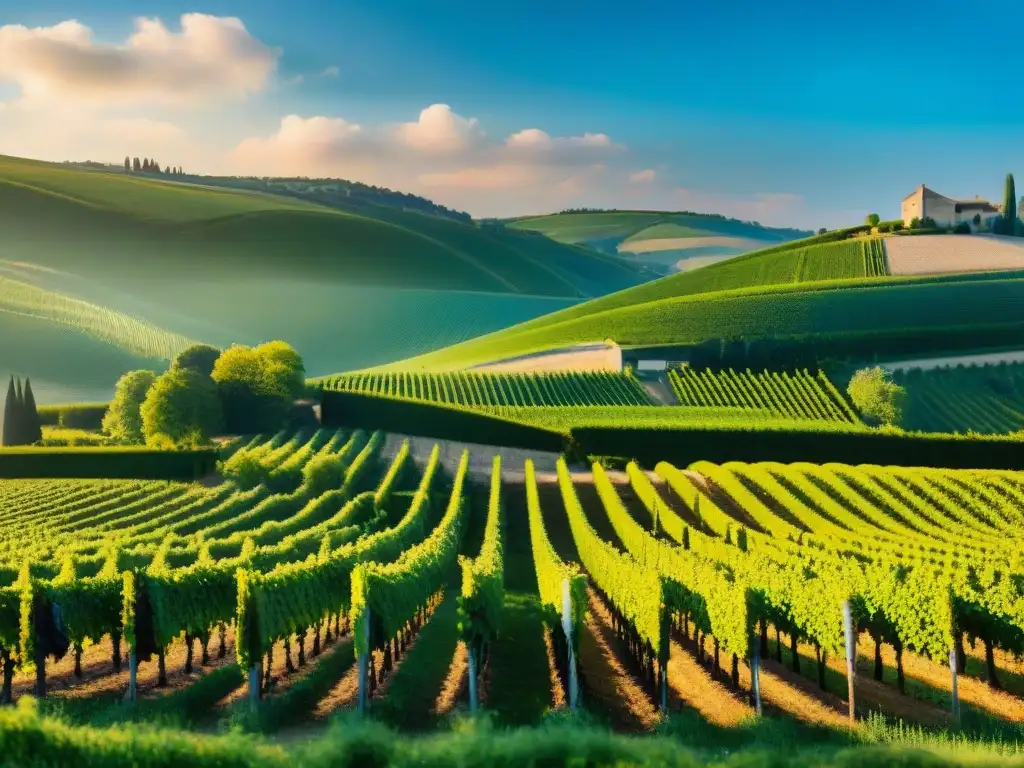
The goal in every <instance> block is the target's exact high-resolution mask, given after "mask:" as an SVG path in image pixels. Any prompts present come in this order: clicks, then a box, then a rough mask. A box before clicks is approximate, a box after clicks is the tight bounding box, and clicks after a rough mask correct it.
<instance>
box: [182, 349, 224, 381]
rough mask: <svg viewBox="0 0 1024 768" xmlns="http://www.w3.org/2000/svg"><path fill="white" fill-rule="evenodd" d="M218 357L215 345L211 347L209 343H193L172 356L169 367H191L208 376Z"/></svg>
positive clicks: (218, 351)
mask: <svg viewBox="0 0 1024 768" xmlns="http://www.w3.org/2000/svg"><path fill="white" fill-rule="evenodd" d="M218 357H220V350H219V349H217V347H211V346H210V345H209V344H193V345H192V346H191V347H189V348H188V349H186V350H183V351H182V352H181V353H180V354H179V355H178V356H177V357H176V358H174V362H172V363H171V367H172V368H192V369H193V370H196V371H198V372H199V373H201V374H203V376H210V375H211V374H212V373H213V366H214V364H215V363H216V362H217V358H218Z"/></svg>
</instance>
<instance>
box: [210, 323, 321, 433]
mask: <svg viewBox="0 0 1024 768" xmlns="http://www.w3.org/2000/svg"><path fill="white" fill-rule="evenodd" d="M212 376H213V380H214V381H215V382H216V383H217V390H218V392H219V394H220V399H221V403H222V406H223V409H224V423H225V427H226V429H227V430H228V431H229V432H232V433H242V432H273V431H275V430H277V429H279V428H280V427H281V426H282V425H283V424H284V423H285V421H286V420H287V418H288V415H289V413H290V412H291V405H292V402H293V401H294V399H295V398H297V397H301V396H302V394H303V393H304V391H305V370H304V367H303V364H302V358H300V357H299V355H298V353H297V352H295V350H294V349H292V348H291V347H290V346H289V345H288V344H286V343H284V342H283V341H272V342H270V343H268V344H263V345H261V346H258V347H245V346H241V345H235V346H232V347H231V348H229V349H227V350H225V351H224V352H223V353H221V355H220V357H219V358H217V362H216V364H215V365H214V367H213V374H212Z"/></svg>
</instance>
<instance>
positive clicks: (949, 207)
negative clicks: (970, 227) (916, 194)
mask: <svg viewBox="0 0 1024 768" xmlns="http://www.w3.org/2000/svg"><path fill="white" fill-rule="evenodd" d="M921 218H922V219H924V218H929V219H934V220H935V223H936V224H938V225H939V226H940V227H941V226H944V225H945V226H949V225H951V224H955V223H956V221H957V216H956V204H955V203H953V202H952V201H951V200H945V199H943V198H936V197H926V198H925V201H924V216H922V217H921Z"/></svg>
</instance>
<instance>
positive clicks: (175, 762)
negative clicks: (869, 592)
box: [0, 700, 1021, 768]
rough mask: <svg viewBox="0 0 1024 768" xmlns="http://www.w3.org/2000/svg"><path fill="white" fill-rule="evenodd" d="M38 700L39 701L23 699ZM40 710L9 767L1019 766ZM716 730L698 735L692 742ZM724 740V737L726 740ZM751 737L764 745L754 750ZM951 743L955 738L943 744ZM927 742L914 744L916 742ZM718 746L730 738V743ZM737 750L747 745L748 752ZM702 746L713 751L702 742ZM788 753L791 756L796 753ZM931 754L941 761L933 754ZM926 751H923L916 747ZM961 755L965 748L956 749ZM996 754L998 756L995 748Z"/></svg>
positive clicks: (826, 746) (646, 740)
mask: <svg viewBox="0 0 1024 768" xmlns="http://www.w3.org/2000/svg"><path fill="white" fill-rule="evenodd" d="M24 701H26V702H27V701H28V700H24ZM33 710H34V707H33V706H32V705H31V704H22V705H21V706H19V707H17V708H13V707H7V708H5V709H3V710H0V765H3V766H18V768H35V766H46V768H61V767H63V766H68V768H86V767H89V766H102V767H103V768H121V766H123V767H124V768H150V767H151V766H152V767H155V766H196V767H197V768H204V767H205V766H211V767H212V766H216V767H217V768H293V766H303V767H304V768H320V767H321V766H323V767H324V768H327V767H328V766H330V768H348V767H349V766H352V768H356V767H357V766H359V767H363V766H373V767H374V768H385V766H394V767H396V768H397V767H399V766H403V767H404V766H410V767H411V766H417V768H442V766H443V767H444V768H448V767H449V766H466V767H468V766H491V767H492V768H512V767H513V766H522V765H542V766H552V767H553V766H563V765H573V766H592V767H593V768H600V767H601V766H627V765H628V766H635V767H636V768H640V766H645V767H646V766H652V767H653V766H658V767H659V768H698V767H699V766H716V767H717V768H778V767H781V766H786V767H787V768H812V766H813V767H814V768H882V767H883V766H885V767H888V766H894V765H898V766H901V768H918V767H919V766H920V767H921V768H925V767H927V768H946V767H947V766H948V767H949V768H952V767H953V766H960V765H963V766H968V765H969V766H982V765H984V766H1007V768H1008V767H1009V766H1013V765H1020V762H1021V761H1020V758H1019V757H1016V756H1014V755H1013V754H1012V746H1013V745H1008V746H1010V749H1007V750H1006V751H1008V752H1011V754H1009V755H1000V754H998V752H997V751H996V748H995V745H994V744H993V745H991V746H989V745H987V744H986V743H985V742H983V741H981V740H979V742H981V743H979V746H978V747H977V748H972V747H973V745H972V744H971V742H970V741H969V740H967V739H963V740H962V741H954V739H952V738H950V737H949V736H948V735H945V734H941V735H939V736H935V737H931V738H929V736H927V735H925V734H924V732H923V731H918V730H915V729H908V731H909V732H908V735H907V737H905V742H906V743H905V744H898V743H897V744H892V745H885V744H877V745H857V741H856V736H854V735H850V736H845V737H844V736H842V735H835V736H832V737H831V740H830V742H824V740H821V741H816V740H814V739H812V738H809V736H808V734H807V732H806V730H807V729H804V730H799V729H797V730H794V729H792V728H791V727H787V726H785V725H776V724H774V723H772V722H771V719H770V718H769V719H768V721H767V723H766V724H764V725H759V726H758V728H757V729H753V728H748V729H736V730H737V734H738V735H736V736H730V737H729V738H731V741H730V742H728V743H729V747H728V748H727V749H724V750H723V749H716V750H699V748H695V747H692V746H688V743H689V744H691V745H692V743H693V741H692V739H693V737H692V736H691V737H690V739H691V740H690V741H687V739H686V738H685V736H684V737H681V738H673V737H672V736H663V735H651V736H643V737H637V736H625V735H621V734H615V733H612V732H611V731H610V730H607V729H602V728H596V727H583V726H574V725H570V724H568V723H565V722H562V723H553V724H551V725H548V726H545V727H540V728H514V729H508V730H499V729H494V728H487V727H486V726H482V725H476V726H471V727H470V726H464V727H462V728H461V729H459V730H457V731H455V730H449V731H445V732H440V733H437V734H434V735H429V736H418V737H417V736H410V735H408V734H401V733H398V732H397V731H394V730H391V729H389V728H387V727H385V726H383V725H381V724H380V723H375V722H373V721H372V720H368V719H365V718H364V719H363V720H357V719H356V718H354V717H349V718H345V719H342V720H340V721H339V722H338V723H337V724H336V726H335V727H333V728H331V729H329V730H327V731H325V733H324V734H323V735H322V736H319V737H317V738H313V739H309V740H302V739H292V740H290V741H289V742H288V743H287V744H286V743H271V742H268V741H264V740H261V739H256V738H254V737H253V736H251V735H243V734H239V733H233V734H229V735H208V734H197V733H190V732H188V731H181V730H173V729H169V728H146V727H138V726H127V727H125V726H123V725H122V726H121V727H116V728H109V729H100V728H90V727H75V726H71V725H67V724H66V723H63V722H61V721H59V720H57V719H54V718H45V717H39V716H38V715H37V714H35V712H34V711H33ZM694 730H698V735H703V734H704V733H706V732H707V730H709V729H704V730H702V729H700V727H699V726H698V727H697V729H695V728H694V726H693V725H690V730H689V732H688V733H691V732H693V731H694ZM720 730H721V729H720ZM751 732H754V733H755V734H763V736H761V739H762V741H761V743H760V744H757V745H755V746H753V747H748V748H743V744H744V742H748V740H749V739H750V734H751ZM943 735H945V739H943V738H942V737H943ZM915 737H917V739H918V740H919V741H920V744H918V743H917V742H915V740H914V738H915ZM718 739H719V740H721V741H724V740H725V739H724V738H723V737H721V736H719V737H718ZM737 742H739V744H738V745H737ZM697 743H698V745H701V744H703V743H704V742H703V741H698V742H697ZM782 744H785V745H787V748H786V749H785V750H783V749H781V746H780V745H782ZM929 744H931V745H932V746H934V747H935V749H933V750H928V749H926V748H922V747H927V746H929ZM915 747H916V748H915ZM956 747H959V749H956ZM986 747H988V748H986Z"/></svg>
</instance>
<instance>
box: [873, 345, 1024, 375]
mask: <svg viewBox="0 0 1024 768" xmlns="http://www.w3.org/2000/svg"><path fill="white" fill-rule="evenodd" d="M1022 361H1024V349H1022V350H1015V351H1010V352H984V353H979V354H976V355H956V356H952V357H929V358H924V359H921V360H892V361H889V362H884V363H879V365H880V366H881V367H882V368H886V369H888V370H890V371H908V370H911V369H914V368H920V369H921V370H924V371H927V370H931V369H932V368H944V367H946V366H949V367H955V366H957V365H994V364H998V363H1002V362H1007V363H1019V362H1022Z"/></svg>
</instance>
